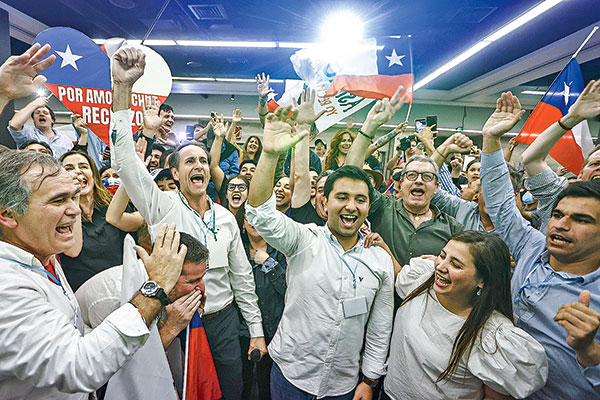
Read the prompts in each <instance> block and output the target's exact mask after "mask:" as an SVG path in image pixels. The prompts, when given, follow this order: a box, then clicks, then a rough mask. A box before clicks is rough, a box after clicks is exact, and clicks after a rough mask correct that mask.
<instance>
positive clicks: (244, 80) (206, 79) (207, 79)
mask: <svg viewBox="0 0 600 400" xmlns="http://www.w3.org/2000/svg"><path fill="white" fill-rule="evenodd" d="M173 80H174V81H200V82H242V83H255V82H256V81H255V80H254V78H210V77H192V76H189V77H188V76H174V77H173ZM269 82H271V83H283V82H284V80H283V79H269Z"/></svg>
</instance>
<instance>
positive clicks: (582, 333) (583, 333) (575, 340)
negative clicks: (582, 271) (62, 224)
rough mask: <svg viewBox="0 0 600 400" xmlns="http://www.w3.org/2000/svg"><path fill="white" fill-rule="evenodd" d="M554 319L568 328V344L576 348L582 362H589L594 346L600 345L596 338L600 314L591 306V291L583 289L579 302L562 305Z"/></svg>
mask: <svg viewBox="0 0 600 400" xmlns="http://www.w3.org/2000/svg"><path fill="white" fill-rule="evenodd" d="M554 320H555V321H556V323H558V324H559V325H560V326H562V327H563V328H565V329H566V330H567V344H568V345H569V346H570V347H571V348H573V350H575V353H576V354H577V359H578V360H579V361H580V363H581V362H582V361H586V362H584V364H585V363H587V361H588V360H587V358H588V356H589V355H590V353H591V352H592V350H593V348H594V347H595V348H599V347H600V346H599V344H598V343H597V342H596V341H595V339H594V338H595V337H596V333H597V332H598V327H600V314H599V313H597V312H596V311H594V310H592V309H591V308H590V292H589V291H588V290H584V291H582V292H581V293H580V294H579V299H578V302H577V303H569V304H563V305H562V306H560V308H559V309H558V312H557V313H556V315H555V316H554ZM589 358H593V357H589ZM584 359H585V360H584ZM598 362H600V361H598ZM582 365H583V364H582ZM584 366H585V365H584Z"/></svg>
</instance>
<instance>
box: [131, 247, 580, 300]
mask: <svg viewBox="0 0 600 400" xmlns="http://www.w3.org/2000/svg"><path fill="white" fill-rule="evenodd" d="M133 249H134V250H135V252H136V253H137V254H138V256H140V258H141V259H142V261H144V264H145V262H146V260H147V259H149V258H150V256H149V255H148V252H147V251H146V250H145V249H144V248H143V247H141V246H138V245H137V244H136V245H134V246H133ZM588 294H589V292H588Z"/></svg>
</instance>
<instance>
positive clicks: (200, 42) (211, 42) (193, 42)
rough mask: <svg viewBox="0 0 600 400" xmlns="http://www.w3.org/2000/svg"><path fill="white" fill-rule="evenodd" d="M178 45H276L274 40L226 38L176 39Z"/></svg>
mask: <svg viewBox="0 0 600 400" xmlns="http://www.w3.org/2000/svg"><path fill="white" fill-rule="evenodd" d="M177 44H178V45H180V46H199V47H266V48H269V47H273V48H274V47H277V43H276V42H242V41H227V40H178V41H177Z"/></svg>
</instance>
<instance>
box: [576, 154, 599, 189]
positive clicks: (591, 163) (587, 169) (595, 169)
mask: <svg viewBox="0 0 600 400" xmlns="http://www.w3.org/2000/svg"><path fill="white" fill-rule="evenodd" d="M595 179H600V150H598V151H596V152H594V153H592V155H591V156H590V157H589V159H588V162H587V164H586V165H585V166H584V167H583V168H582V169H581V173H580V174H579V180H582V181H593V180H595Z"/></svg>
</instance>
